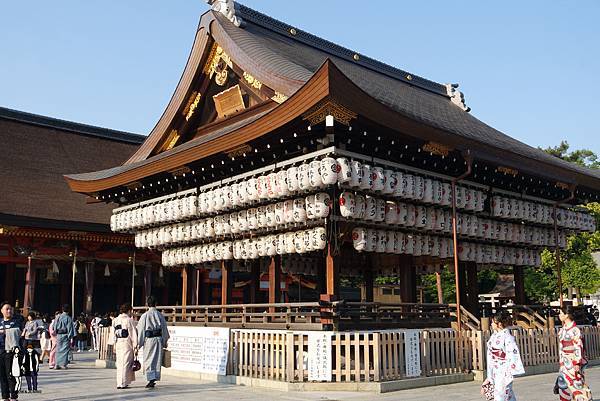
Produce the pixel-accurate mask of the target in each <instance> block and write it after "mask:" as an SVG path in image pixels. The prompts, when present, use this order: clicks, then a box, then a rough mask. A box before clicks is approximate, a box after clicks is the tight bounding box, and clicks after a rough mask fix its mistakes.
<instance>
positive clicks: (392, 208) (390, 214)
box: [385, 202, 399, 225]
mask: <svg viewBox="0 0 600 401" xmlns="http://www.w3.org/2000/svg"><path fill="white" fill-rule="evenodd" d="M398 217H399V213H398V206H397V205H396V203H394V202H387V203H386V206H385V223H386V224H389V225H394V224H398Z"/></svg>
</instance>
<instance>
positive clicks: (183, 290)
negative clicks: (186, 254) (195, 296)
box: [181, 266, 188, 306]
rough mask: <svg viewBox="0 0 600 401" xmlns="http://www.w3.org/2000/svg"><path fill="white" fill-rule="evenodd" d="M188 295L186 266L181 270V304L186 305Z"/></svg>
mask: <svg viewBox="0 0 600 401" xmlns="http://www.w3.org/2000/svg"><path fill="white" fill-rule="evenodd" d="M187 297H188V268H187V266H184V267H183V270H182V271H181V306H187Z"/></svg>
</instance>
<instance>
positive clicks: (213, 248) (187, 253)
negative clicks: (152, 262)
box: [162, 227, 327, 266]
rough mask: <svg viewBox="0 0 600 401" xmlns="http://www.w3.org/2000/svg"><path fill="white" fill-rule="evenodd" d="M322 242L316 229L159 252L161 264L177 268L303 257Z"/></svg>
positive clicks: (322, 234)
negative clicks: (211, 263)
mask: <svg viewBox="0 0 600 401" xmlns="http://www.w3.org/2000/svg"><path fill="white" fill-rule="evenodd" d="M326 243H327V237H326V232H325V228H324V227H316V228H311V229H307V230H299V231H294V232H286V233H283V234H276V235H266V236H262V237H257V238H246V239H242V240H235V241H222V242H215V243H210V244H202V245H195V246H188V247H180V248H170V249H165V250H163V252H162V264H163V265H164V266H177V265H186V264H199V263H206V262H213V261H218V260H232V259H235V260H251V259H257V258H259V257H264V256H275V255H286V254H292V253H299V254H303V253H307V252H313V251H317V250H322V249H324V248H325V245H326Z"/></svg>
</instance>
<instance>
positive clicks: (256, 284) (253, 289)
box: [250, 260, 260, 304]
mask: <svg viewBox="0 0 600 401" xmlns="http://www.w3.org/2000/svg"><path fill="white" fill-rule="evenodd" d="M251 263H252V265H251V267H250V268H251V270H250V303H251V304H255V303H258V300H259V294H260V261H259V260H253V261H252V262H251Z"/></svg>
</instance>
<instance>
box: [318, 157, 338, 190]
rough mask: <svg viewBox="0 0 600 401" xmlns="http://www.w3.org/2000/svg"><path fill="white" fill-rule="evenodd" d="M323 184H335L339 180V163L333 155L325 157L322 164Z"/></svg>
mask: <svg viewBox="0 0 600 401" xmlns="http://www.w3.org/2000/svg"><path fill="white" fill-rule="evenodd" d="M320 174H321V182H322V183H323V185H333V184H335V183H336V182H337V181H338V164H337V161H336V160H335V159H334V158H333V157H325V158H324V159H323V160H321V166H320Z"/></svg>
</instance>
